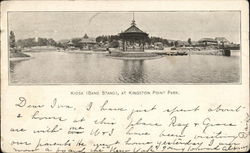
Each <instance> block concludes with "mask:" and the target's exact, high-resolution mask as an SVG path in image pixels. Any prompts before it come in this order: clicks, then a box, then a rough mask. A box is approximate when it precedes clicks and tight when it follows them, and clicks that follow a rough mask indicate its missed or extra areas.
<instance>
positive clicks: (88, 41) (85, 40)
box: [81, 37, 96, 44]
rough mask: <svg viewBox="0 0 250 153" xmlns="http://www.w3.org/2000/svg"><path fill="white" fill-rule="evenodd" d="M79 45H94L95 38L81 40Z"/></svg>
mask: <svg viewBox="0 0 250 153" xmlns="http://www.w3.org/2000/svg"><path fill="white" fill-rule="evenodd" d="M81 43H88V44H91V43H94V44H95V43H96V39H95V38H90V37H89V38H84V37H83V38H82V40H81Z"/></svg>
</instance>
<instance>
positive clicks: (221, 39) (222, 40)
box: [215, 37, 229, 42]
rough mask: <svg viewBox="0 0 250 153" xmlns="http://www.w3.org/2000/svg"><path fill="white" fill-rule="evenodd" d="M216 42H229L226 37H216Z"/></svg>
mask: <svg viewBox="0 0 250 153" xmlns="http://www.w3.org/2000/svg"><path fill="white" fill-rule="evenodd" d="M215 40H216V41H220V42H229V41H228V40H227V39H226V38H225V37H215Z"/></svg>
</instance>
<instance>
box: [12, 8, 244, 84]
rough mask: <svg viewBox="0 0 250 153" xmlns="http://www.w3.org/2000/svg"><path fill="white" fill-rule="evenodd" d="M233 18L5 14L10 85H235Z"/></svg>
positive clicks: (225, 14) (236, 22)
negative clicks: (6, 16) (6, 17)
mask: <svg viewBox="0 0 250 153" xmlns="http://www.w3.org/2000/svg"><path fill="white" fill-rule="evenodd" d="M240 15H241V14H240V11H228V10H225V11H223V10H220V11H136V10H135V11H127V12H126V11H103V12H102V11H90V12H87V11H76V12H73V11H71V12H67V11H47V12H46V11H37V12H36V11H26V12H21V11H12V12H8V37H9V38H8V40H9V42H8V49H9V53H8V56H9V84H11V85H39V84H41V85H50V84H52V85H54V84H55V85H56V84H77V85H78V84H79V85H81V84H240V83H241V40H240V33H241V29H240V25H241V20H240Z"/></svg>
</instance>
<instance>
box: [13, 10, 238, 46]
mask: <svg viewBox="0 0 250 153" xmlns="http://www.w3.org/2000/svg"><path fill="white" fill-rule="evenodd" d="M134 17H135V21H136V25H137V27H139V28H140V29H141V30H143V31H144V32H147V33H148V34H149V36H155V37H162V38H166V39H172V40H185V41H187V39H188V38H191V40H193V41H197V40H199V39H201V38H215V37H226V38H227V39H228V40H229V41H231V42H234V43H240V12H237V11H227V12H226V11H216V12H207V11H206V12H204V11H203V12H134ZM132 19H133V13H132V12H9V13H8V26H9V31H10V30H12V31H13V32H14V33H15V36H16V39H17V40H18V39H25V38H34V37H44V38H53V39H55V40H61V39H71V38H77V37H83V36H84V34H85V33H86V34H87V35H88V36H90V37H97V36H100V35H116V34H118V33H120V32H122V31H125V30H126V29H127V28H129V26H130V24H131V21H132Z"/></svg>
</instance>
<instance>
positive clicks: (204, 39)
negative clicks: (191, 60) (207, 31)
mask: <svg viewBox="0 0 250 153" xmlns="http://www.w3.org/2000/svg"><path fill="white" fill-rule="evenodd" d="M198 42H214V43H217V41H216V40H214V39H213V38H202V39H200V40H199V41H198Z"/></svg>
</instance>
